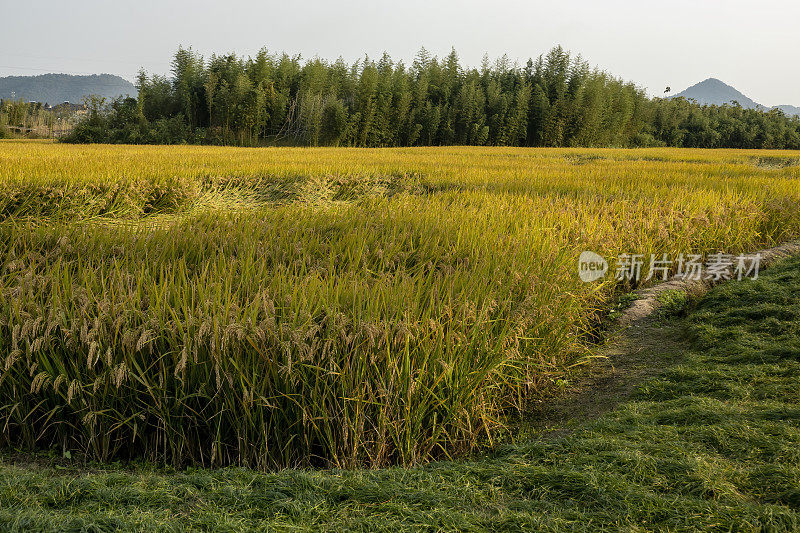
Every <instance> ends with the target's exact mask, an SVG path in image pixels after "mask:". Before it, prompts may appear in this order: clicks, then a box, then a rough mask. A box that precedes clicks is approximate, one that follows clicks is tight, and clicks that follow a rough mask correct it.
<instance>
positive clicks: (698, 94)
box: [673, 78, 763, 109]
mask: <svg viewBox="0 0 800 533" xmlns="http://www.w3.org/2000/svg"><path fill="white" fill-rule="evenodd" d="M681 96H682V97H684V98H686V99H687V100H696V101H697V103H698V104H706V105H724V104H730V103H731V102H739V105H741V106H742V107H744V108H747V109H759V108H761V107H763V106H762V105H760V104H758V103H756V102H754V101H753V100H751V99H750V98H748V97H746V96H745V95H743V94H742V93H740V92H739V91H737V90H736V89H734V88H733V87H731V86H730V85H728V84H727V83H723V82H721V81H720V80H718V79H716V78H708V79H707V80H704V81H701V82H700V83H697V84H695V85H692V86H691V87H689V88H688V89H686V90H685V91H681V92H679V93H678V94H676V95H675V96H673V98H678V97H681Z"/></svg>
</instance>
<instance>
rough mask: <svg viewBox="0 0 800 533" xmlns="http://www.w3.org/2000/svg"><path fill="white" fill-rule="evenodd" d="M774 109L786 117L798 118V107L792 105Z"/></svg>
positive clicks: (779, 106)
mask: <svg viewBox="0 0 800 533" xmlns="http://www.w3.org/2000/svg"><path fill="white" fill-rule="evenodd" d="M775 107H777V108H778V109H780V110H781V111H783V113H784V114H785V115H788V116H792V115H797V116H798V117H800V107H797V106H793V105H778V106H775Z"/></svg>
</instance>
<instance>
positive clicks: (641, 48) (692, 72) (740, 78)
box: [0, 0, 800, 105]
mask: <svg viewBox="0 0 800 533" xmlns="http://www.w3.org/2000/svg"><path fill="white" fill-rule="evenodd" d="M0 13H2V18H3V22H2V28H3V29H2V32H0V75H3V76H5V75H20V74H41V73H44V72H66V73H73V74H92V73H101V72H108V73H112V74H118V75H120V76H123V77H125V78H128V79H131V80H132V79H133V77H134V75H135V73H136V71H137V70H138V68H139V67H140V66H141V67H144V68H145V69H146V70H147V71H148V72H155V73H165V72H167V71H168V70H169V60H170V57H171V55H172V53H173V52H174V51H175V49H176V48H177V47H178V45H179V44H182V45H184V46H192V47H193V48H194V49H195V50H198V51H200V52H201V53H202V54H204V55H210V53H211V52H217V53H224V52H237V53H239V54H247V55H251V54H254V53H255V52H256V51H257V50H258V49H259V48H261V47H263V46H266V47H267V48H268V49H269V50H270V51H286V52H289V53H291V54H297V53H299V54H302V55H303V57H306V58H307V57H310V56H314V55H317V56H320V57H323V58H326V59H331V60H333V59H336V58H337V57H339V56H342V57H343V58H344V59H346V60H347V61H348V62H350V61H352V60H355V59H358V58H360V57H363V54H364V53H367V54H369V55H370V56H371V57H375V58H377V57H379V56H380V54H381V53H382V52H383V51H384V50H385V51H387V52H389V54H390V55H391V56H392V57H393V58H395V59H403V60H406V61H407V62H408V60H410V59H411V58H413V56H414V54H415V52H416V51H417V50H418V49H419V47H420V46H423V45H424V46H425V47H426V48H427V49H428V50H429V51H431V52H432V53H433V54H435V55H438V56H442V55H444V54H446V53H448V52H449V51H450V48H451V47H455V49H456V50H457V51H458V53H459V55H460V57H461V59H462V63H465V64H467V65H470V66H477V65H479V64H480V60H481V57H482V56H483V54H484V53H485V52H486V53H488V54H489V55H490V56H491V57H492V58H494V57H496V56H500V55H502V54H503V53H507V54H508V55H509V57H510V58H511V59H512V60H517V59H518V60H519V61H520V63H521V64H524V62H525V61H526V60H527V58H528V57H536V56H538V55H539V54H541V53H543V52H546V51H547V50H548V49H549V48H550V47H552V46H553V45H556V44H561V45H562V46H564V47H565V48H567V49H569V50H571V51H572V52H574V53H579V54H581V55H582V56H583V57H584V58H586V59H587V60H588V61H589V62H590V63H591V64H592V65H596V66H599V67H601V68H603V69H605V70H608V71H609V72H611V73H612V74H615V75H617V76H620V77H622V78H625V79H627V80H631V81H635V82H636V83H637V84H639V85H640V86H642V87H646V88H647V90H648V92H649V93H650V94H659V95H660V94H661V93H662V92H663V90H664V87H665V86H667V85H670V86H671V87H672V89H673V91H675V92H677V91H680V90H682V89H684V88H686V87H687V86H689V85H692V84H694V83H696V82H698V81H701V80H703V79H705V78H708V77H716V78H719V79H721V80H722V81H724V82H726V83H729V84H731V85H733V86H734V87H736V88H737V89H739V90H740V91H742V92H743V93H745V94H746V95H747V96H749V97H751V98H753V99H754V100H756V101H757V102H759V103H761V104H764V105H778V104H792V105H800V68H798V64H800V57H798V56H799V55H800V2H797V1H796V0H794V1H789V0H785V1H778V0H772V1H770V0H759V1H752V0H748V1H741V0H725V1H723V0H691V1H687V0H664V1H660V2H655V1H650V0H638V1H628V0H626V1H623V0H596V1H590V0H550V1H547V2H538V1H528V2H523V1H510V0H508V1H499V0H495V1H493V2H492V1H490V0H484V1H475V0H467V1H463V0H462V1H455V0H446V1H441V0H440V1H436V0H424V1H423V0H399V1H395V2H388V1H381V0H371V1H368V0H353V1H340V2H330V1H327V2H326V1H316V0H305V1H301V0H298V1H281V2H273V1H261V2H259V1H255V0H250V1H247V0H226V1H218V2H212V1H209V0H160V1H155V0H138V1H136V2H125V1H119V0H117V1H108V0H106V1H101V0H71V1H69V2H65V1H64V0H58V1H56V0H28V1H25V2H19V1H12V0H0Z"/></svg>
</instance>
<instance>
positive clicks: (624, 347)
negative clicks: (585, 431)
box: [529, 241, 800, 438]
mask: <svg viewBox="0 0 800 533" xmlns="http://www.w3.org/2000/svg"><path fill="white" fill-rule="evenodd" d="M756 253H759V254H761V265H760V269H761V270H764V269H767V268H769V266H770V265H771V264H773V263H774V262H776V261H778V260H780V259H782V258H785V257H789V256H793V255H797V254H800V241H797V242H790V243H786V244H782V245H780V246H776V247H773V248H769V249H766V250H760V251H758V252H756ZM713 285H714V283H712V282H711V281H708V280H703V281H687V280H682V279H677V278H673V279H671V280H669V281H666V282H663V283H659V284H658V285H654V286H652V287H648V288H646V289H641V290H639V291H637V293H636V294H637V299H636V300H634V302H633V303H632V304H631V306H630V307H629V308H628V309H626V310H625V311H624V312H623V313H622V314H621V316H620V317H619V318H617V319H616V320H615V322H614V324H612V326H611V328H610V331H611V334H610V335H609V337H608V339H607V340H606V342H605V344H604V345H603V346H602V347H601V348H600V350H599V352H598V353H597V358H596V359H595V360H594V361H592V363H591V364H589V365H586V366H585V367H584V368H582V369H580V370H578V371H576V373H575V374H574V375H572V376H570V381H569V385H568V386H567V387H566V389H565V390H563V391H562V392H561V393H560V394H559V395H558V396H556V397H554V398H549V399H548V400H547V401H545V402H543V403H542V407H541V410H540V411H538V412H536V413H535V415H534V416H533V417H532V418H533V420H529V424H530V429H531V430H532V431H533V432H535V433H536V434H538V435H540V436H541V437H544V438H558V437H560V436H563V435H566V434H568V433H570V432H571V431H572V430H573V429H574V428H576V427H577V426H579V425H580V424H582V423H583V422H586V421H588V420H592V419H595V418H597V417H599V416H600V415H602V414H603V413H605V412H607V411H610V410H611V409H613V408H614V407H616V406H617V405H618V404H619V403H621V402H623V401H625V400H627V399H628V398H630V396H631V394H632V393H633V392H634V391H635V389H636V388H637V386H638V385H639V384H641V383H642V382H643V381H644V380H645V379H646V378H648V377H651V376H654V375H658V374H659V373H660V372H662V371H663V370H665V369H666V368H667V367H669V366H671V365H673V364H675V363H676V362H678V361H679V360H680V358H681V357H682V355H683V354H684V353H685V352H686V350H687V349H688V347H689V343H688V340H687V339H686V338H685V335H684V334H683V331H682V330H681V328H680V327H679V326H677V325H675V324H674V323H673V322H674V321H667V320H663V319H662V318H661V317H660V316H659V314H658V313H656V312H655V311H656V310H657V309H658V308H659V307H661V305H662V300H661V299H660V298H659V297H660V296H661V295H663V294H664V293H666V292H669V291H681V292H685V293H687V294H689V295H691V296H692V297H697V296H701V295H702V294H704V293H706V292H707V291H708V290H709V289H710V288H711V287H712V286H713Z"/></svg>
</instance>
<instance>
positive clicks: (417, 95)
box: [67, 47, 800, 148]
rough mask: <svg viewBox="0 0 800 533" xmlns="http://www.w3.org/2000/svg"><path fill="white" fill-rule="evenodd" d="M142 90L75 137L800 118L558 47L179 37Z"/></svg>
mask: <svg viewBox="0 0 800 533" xmlns="http://www.w3.org/2000/svg"><path fill="white" fill-rule="evenodd" d="M136 86H137V89H138V97H137V98H130V97H128V98H117V99H114V100H112V101H110V102H106V101H105V100H104V99H102V98H92V99H90V100H89V101H88V102H87V103H88V106H89V113H88V117H87V119H86V120H84V121H83V122H82V123H81V124H79V125H78V126H77V127H76V128H75V129H74V130H73V133H72V134H71V135H70V136H69V137H68V138H67V140H68V141H71V142H110V143H132V144H139V143H158V144H176V143H197V144H224V145H247V146H258V145H266V144H278V145H281V144H286V145H306V146H321V145H324V146H363V147H385V146H430V145H489V146H590V147H593V146H684V147H704V148H716V147H732V148H800V120H798V119H797V118H789V117H786V116H784V115H783V114H782V113H781V112H780V111H770V112H762V111H758V110H749V109H744V108H742V107H740V106H739V105H737V104H731V105H725V106H701V105H698V104H696V103H694V102H689V101H686V100H683V99H661V98H654V99H650V98H648V97H647V95H646V94H645V92H644V91H643V90H642V89H641V88H639V87H637V86H636V85H635V84H633V83H631V82H626V81H624V80H621V79H619V78H616V77H614V76H611V75H609V74H607V73H606V72H603V71H600V70H598V69H596V68H591V67H590V66H589V65H588V64H587V62H586V61H584V60H583V59H581V58H580V57H575V56H573V55H571V54H570V53H569V52H567V51H565V50H564V49H563V48H561V47H555V48H553V49H552V50H550V51H549V52H548V53H547V54H545V55H542V56H539V57H538V58H537V59H535V60H532V59H531V60H528V61H527V63H526V64H525V66H520V65H517V64H512V62H511V61H510V60H509V59H508V57H507V56H503V57H501V58H499V59H497V60H495V61H494V62H491V61H490V60H489V59H488V58H487V57H484V60H483V61H482V63H481V65H480V66H479V67H478V68H467V67H464V66H462V65H461V64H460V61H459V58H458V55H457V54H456V52H455V51H451V53H450V54H448V55H447V56H446V57H444V58H442V59H438V58H437V57H433V56H431V55H430V54H429V53H428V52H427V51H426V50H425V49H424V48H423V49H421V50H420V51H419V53H418V54H417V55H416V57H415V59H414V60H413V62H412V63H411V64H410V65H408V66H407V65H405V64H404V63H403V62H402V61H400V62H395V61H393V60H392V59H391V57H389V55H387V54H384V55H383V56H382V57H381V58H380V59H379V60H377V61H376V60H373V59H370V58H369V57H365V58H364V59H363V60H359V61H357V62H355V63H353V64H347V63H345V62H344V61H343V60H342V59H339V60H337V61H335V62H327V61H325V60H322V59H319V58H314V59H311V60H308V61H302V60H301V58H300V56H289V55H288V54H285V53H284V54H270V53H268V52H267V51H266V50H261V51H260V52H259V53H258V54H257V55H256V56H255V57H247V58H244V57H237V56H236V55H235V54H227V55H212V56H211V58H210V59H208V60H205V59H204V58H203V57H201V56H200V55H199V54H197V53H195V52H194V51H193V50H192V49H186V48H179V49H178V51H177V52H176V53H175V55H174V57H173V60H172V72H171V76H169V77H167V76H160V75H152V76H148V75H147V74H146V73H145V72H144V71H140V73H139V75H138V78H137V82H136Z"/></svg>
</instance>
